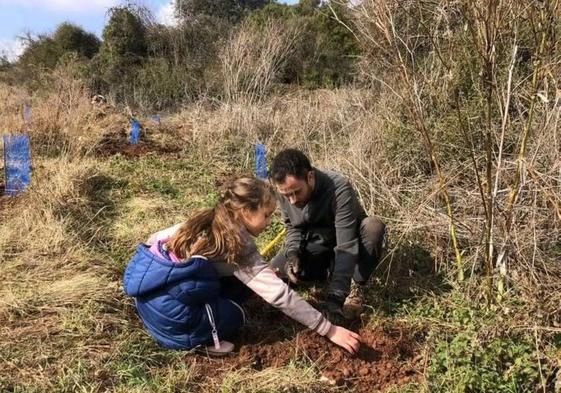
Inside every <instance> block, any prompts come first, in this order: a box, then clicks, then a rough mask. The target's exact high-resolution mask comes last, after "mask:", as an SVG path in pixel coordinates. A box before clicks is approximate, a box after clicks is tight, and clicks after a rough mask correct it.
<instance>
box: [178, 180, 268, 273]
mask: <svg viewBox="0 0 561 393" xmlns="http://www.w3.org/2000/svg"><path fill="white" fill-rule="evenodd" d="M274 203H275V194H274V191H273V188H272V187H271V185H270V184H269V183H266V182H264V181H262V180H259V179H257V178H255V177H253V176H241V177H239V178H237V179H235V180H233V181H231V182H228V183H227V184H226V185H225V191H224V193H223V195H222V197H221V198H220V200H219V201H218V203H217V204H216V206H214V208H211V209H203V210H198V211H196V212H195V213H194V214H193V215H192V216H191V217H190V218H189V219H188V220H187V221H186V222H185V223H184V224H183V225H182V226H181V227H180V228H179V230H178V231H177V233H176V234H175V235H174V236H172V238H171V239H170V240H169V242H168V247H169V249H170V250H171V251H173V253H174V254H175V255H177V256H178V257H179V258H180V259H185V258H188V257H189V256H191V255H202V256H205V257H207V258H209V259H213V258H218V257H220V258H224V259H225V260H226V262H228V263H235V261H236V259H237V258H238V257H239V255H240V253H241V250H242V248H243V239H242V235H241V234H242V232H241V228H242V227H243V222H242V221H241V220H242V218H241V216H240V210H241V209H248V210H250V211H256V210H257V209H259V208H262V207H267V206H271V205H274Z"/></svg>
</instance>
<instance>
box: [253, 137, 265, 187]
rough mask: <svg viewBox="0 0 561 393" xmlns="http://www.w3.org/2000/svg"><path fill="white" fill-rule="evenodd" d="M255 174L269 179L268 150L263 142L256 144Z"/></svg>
mask: <svg viewBox="0 0 561 393" xmlns="http://www.w3.org/2000/svg"><path fill="white" fill-rule="evenodd" d="M255 176H257V177H259V178H261V179H267V151H266V150H265V145H264V144H262V143H258V144H257V145H255Z"/></svg>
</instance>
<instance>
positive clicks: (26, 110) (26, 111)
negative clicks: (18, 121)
mask: <svg viewBox="0 0 561 393" xmlns="http://www.w3.org/2000/svg"><path fill="white" fill-rule="evenodd" d="M23 121H25V122H26V123H29V122H31V107H30V106H29V105H27V104H23Z"/></svg>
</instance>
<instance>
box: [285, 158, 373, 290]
mask: <svg viewBox="0 0 561 393" xmlns="http://www.w3.org/2000/svg"><path fill="white" fill-rule="evenodd" d="M314 170H315V177H316V181H315V187H314V190H313V192H312V195H311V197H310V200H309V202H308V204H307V205H306V206H304V208H302V209H300V208H298V207H296V206H293V205H291V204H290V202H289V201H288V199H287V198H286V197H284V196H280V198H279V199H280V207H281V213H282V218H283V221H284V225H285V226H286V228H287V231H288V233H287V237H286V242H285V244H286V245H285V248H286V255H287V256H290V255H292V254H295V253H297V254H299V253H300V247H301V244H302V241H303V240H304V239H306V241H307V243H318V244H321V245H323V246H325V247H333V248H334V251H335V263H334V267H333V275H332V280H331V284H330V286H329V289H328V293H327V295H328V297H335V298H336V299H339V300H344V299H345V298H346V297H347V296H348V294H349V291H350V284H351V277H352V276H353V273H354V269H355V266H356V264H357V262H358V257H359V237H360V224H361V221H362V220H363V219H364V218H366V213H365V211H364V209H363V208H362V206H361V205H360V203H359V201H358V198H357V195H356V192H355V190H354V189H353V187H352V186H351V184H350V182H349V180H348V179H347V178H345V177H344V176H342V175H340V174H338V173H336V172H331V171H320V170H318V169H314Z"/></svg>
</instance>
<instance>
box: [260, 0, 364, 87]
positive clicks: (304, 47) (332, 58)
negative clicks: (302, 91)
mask: <svg viewBox="0 0 561 393" xmlns="http://www.w3.org/2000/svg"><path fill="white" fill-rule="evenodd" d="M334 12H335V14H336V15H337V17H338V18H339V19H340V20H341V21H343V22H344V23H345V22H346V21H347V18H348V11H347V8H346V7H345V6H342V5H339V4H322V3H321V2H320V1H319V0H301V1H300V2H299V3H298V4H296V5H287V4H279V3H271V4H269V5H267V6H266V7H264V8H262V9H260V10H257V11H254V12H253V13H252V14H251V15H250V20H252V21H253V22H254V23H256V24H258V25H261V26H265V24H266V21H268V20H269V19H278V20H282V21H283V23H285V24H288V25H297V26H298V27H299V30H300V31H301V32H302V39H301V40H300V42H299V44H298V47H297V48H295V50H294V51H293V53H292V55H291V57H290V59H288V60H287V61H286V65H285V69H284V73H283V75H282V77H281V78H280V79H281V80H282V81H283V82H284V83H296V84H300V85H304V86H306V87H309V88H318V87H336V86H341V85H343V84H345V83H348V82H350V81H352V80H353V77H354V65H355V62H356V58H357V56H358V55H359V54H360V48H359V45H358V43H357V41H356V39H355V37H354V36H353V35H352V33H351V32H349V31H348V29H346V28H345V27H344V26H343V25H342V24H341V23H340V22H339V21H338V20H337V19H336V17H335V16H334Z"/></svg>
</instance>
